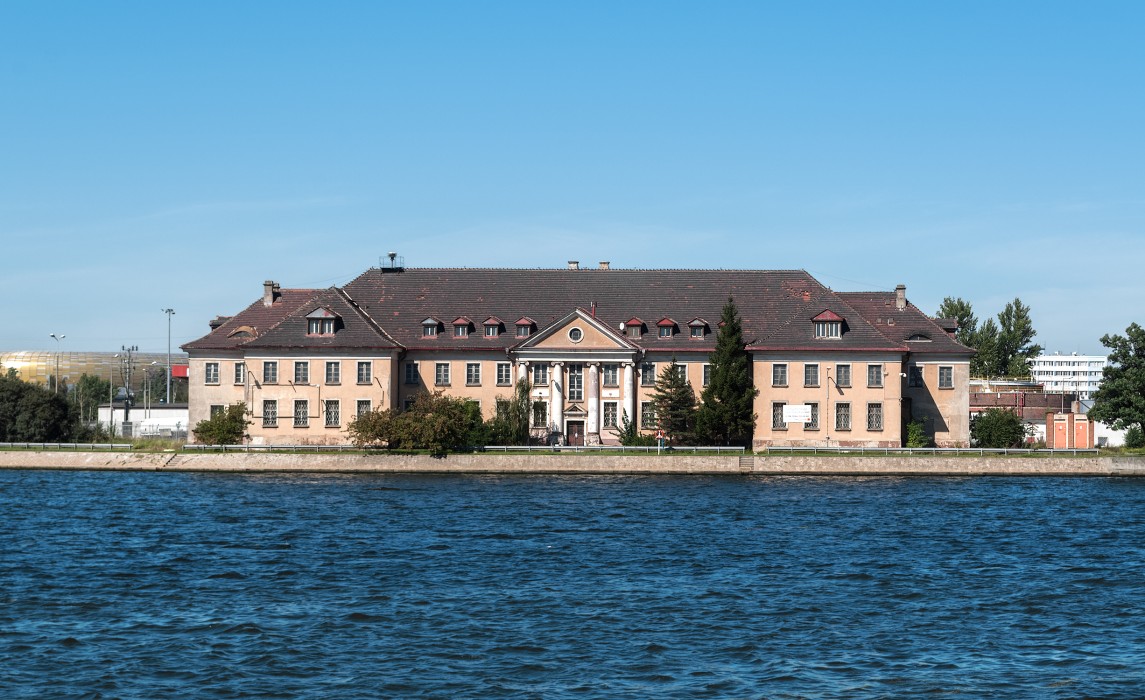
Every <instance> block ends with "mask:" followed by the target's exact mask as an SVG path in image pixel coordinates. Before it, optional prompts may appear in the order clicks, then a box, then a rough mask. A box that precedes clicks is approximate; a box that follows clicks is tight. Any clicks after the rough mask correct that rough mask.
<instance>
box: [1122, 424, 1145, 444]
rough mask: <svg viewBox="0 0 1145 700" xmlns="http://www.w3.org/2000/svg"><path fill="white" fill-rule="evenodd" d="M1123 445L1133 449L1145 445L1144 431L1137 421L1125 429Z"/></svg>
mask: <svg viewBox="0 0 1145 700" xmlns="http://www.w3.org/2000/svg"><path fill="white" fill-rule="evenodd" d="M1125 446H1126V447H1127V448H1129V449H1134V450H1135V449H1140V448H1142V447H1145V431H1142V430H1141V426H1140V425H1138V424H1137V423H1134V424H1133V425H1131V426H1129V429H1128V430H1126V431H1125Z"/></svg>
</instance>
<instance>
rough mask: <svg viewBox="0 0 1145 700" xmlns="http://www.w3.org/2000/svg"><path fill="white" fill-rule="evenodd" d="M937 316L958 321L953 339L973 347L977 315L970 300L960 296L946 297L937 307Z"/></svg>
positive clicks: (976, 328) (976, 329) (976, 330)
mask: <svg viewBox="0 0 1145 700" xmlns="http://www.w3.org/2000/svg"><path fill="white" fill-rule="evenodd" d="M935 316H936V317H937V318H952V319H954V320H955V321H957V322H958V330H957V331H956V332H955V334H954V338H955V340H957V341H958V342H960V343H962V344H963V345H965V346H967V347H971V348H972V347H975V345H974V343H975V333H977V332H978V317H977V316H975V315H974V309H973V308H971V306H970V302H968V301H964V300H963V299H962V297H946V298H945V299H943V300H942V305H941V306H939V307H938V311H937V313H935Z"/></svg>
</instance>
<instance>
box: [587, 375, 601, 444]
mask: <svg viewBox="0 0 1145 700" xmlns="http://www.w3.org/2000/svg"><path fill="white" fill-rule="evenodd" d="M585 396H586V397H588V401H586V402H585V403H586V404H587V405H588V425H587V426H585V433H587V434H586V435H585V439H586V440H587V439H588V437H589V436H598V437H597V438H596V442H598V443H599V442H600V440H599V435H600V363H598V362H593V363H592V364H590V365H589V366H588V392H587V393H586V394H585ZM585 444H591V443H589V442H586V443H585Z"/></svg>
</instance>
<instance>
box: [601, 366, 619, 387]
mask: <svg viewBox="0 0 1145 700" xmlns="http://www.w3.org/2000/svg"><path fill="white" fill-rule="evenodd" d="M601 367H602V369H603V375H604V376H603V377H602V378H601V381H602V382H604V385H605V386H620V365H614V364H606V365H602V366H601Z"/></svg>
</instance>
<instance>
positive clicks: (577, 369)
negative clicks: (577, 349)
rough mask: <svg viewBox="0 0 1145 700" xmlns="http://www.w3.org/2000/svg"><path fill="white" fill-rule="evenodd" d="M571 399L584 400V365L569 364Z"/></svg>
mask: <svg viewBox="0 0 1145 700" xmlns="http://www.w3.org/2000/svg"><path fill="white" fill-rule="evenodd" d="M569 401H584V365H569Z"/></svg>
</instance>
